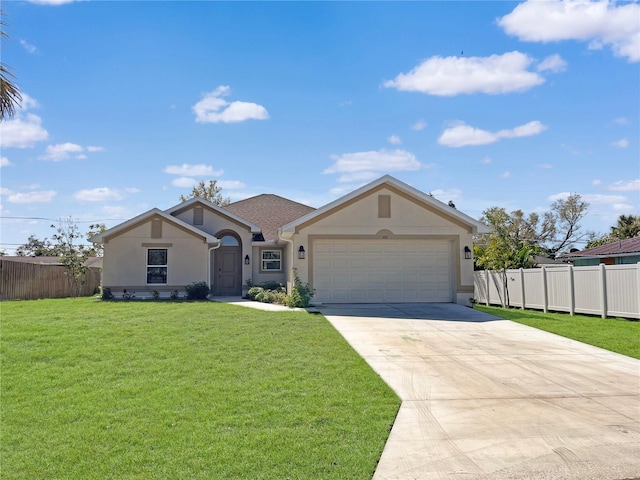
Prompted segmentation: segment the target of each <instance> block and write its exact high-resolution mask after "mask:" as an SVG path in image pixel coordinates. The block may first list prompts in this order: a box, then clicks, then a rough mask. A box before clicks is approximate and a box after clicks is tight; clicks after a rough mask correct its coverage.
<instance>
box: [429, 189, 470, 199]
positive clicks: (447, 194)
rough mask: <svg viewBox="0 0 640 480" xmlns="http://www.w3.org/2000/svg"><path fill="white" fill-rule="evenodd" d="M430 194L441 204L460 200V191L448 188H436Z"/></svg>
mask: <svg viewBox="0 0 640 480" xmlns="http://www.w3.org/2000/svg"><path fill="white" fill-rule="evenodd" d="M430 193H431V194H432V195H433V196H434V197H435V198H437V199H438V200H440V201H441V202H448V201H449V200H452V201H454V200H455V201H458V200H460V199H461V198H462V190H458V189H457V188H449V189H447V190H443V189H441V188H437V189H436V190H432V191H431V192H430Z"/></svg>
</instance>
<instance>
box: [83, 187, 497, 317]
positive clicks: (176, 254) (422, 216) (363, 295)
mask: <svg viewBox="0 0 640 480" xmlns="http://www.w3.org/2000/svg"><path fill="white" fill-rule="evenodd" d="M486 232H488V229H487V227H486V226H485V225H483V224H481V223H480V222H478V221H476V220H474V219H473V218H471V217H469V216H467V215H465V214H463V213H462V212H460V211H458V210H456V209H455V208H452V207H449V206H448V205H446V204H444V203H442V202H440V201H438V200H436V199H435V198H433V197H431V196H429V195H427V194H425V193H423V192H421V191H419V190H417V189H415V188H413V187H411V186H409V185H407V184H405V183H403V182H401V181H399V180H397V179H395V178H393V177H391V176H389V175H386V176H383V177H381V178H379V179H378V180H375V181H373V182H371V183H369V184H368V185H365V186H363V187H361V188H359V189H357V190H355V191H353V192H351V193H349V194H348V195H345V196H344V197H342V198H339V199H337V200H335V201H333V202H331V203H329V204H327V205H325V206H323V207H321V208H319V209H314V208H311V207H308V206H306V205H302V204H300V203H297V202H293V201H291V200H287V199H285V198H282V197H279V196H277V195H258V196H256V197H252V198H248V199H246V200H241V201H239V202H235V203H232V204H230V205H227V206H225V207H219V206H216V205H213V204H211V203H210V202H207V201H206V200H203V199H200V198H192V199H190V200H188V201H186V202H182V203H180V204H178V205H176V206H175V207H172V208H170V209H168V210H165V211H162V210H158V209H152V210H149V211H148V212H145V213H143V214H141V215H139V216H137V217H135V218H132V219H130V220H128V221H126V222H124V223H122V224H120V225H117V226H115V227H113V228H111V229H109V230H107V231H105V232H103V233H101V234H99V235H96V236H95V237H93V238H92V239H91V240H92V241H93V242H96V243H103V244H104V261H103V286H104V287H108V288H110V289H111V291H112V292H114V293H117V292H118V291H123V290H124V289H127V291H128V292H136V293H143V292H150V291H152V290H158V291H161V292H168V291H173V290H179V291H182V290H184V287H185V285H188V284H190V283H193V282H196V281H205V282H207V283H208V284H209V286H210V287H211V289H212V291H213V294H214V295H217V296H234V295H242V294H244V293H246V290H247V284H248V283H252V284H260V283H262V282H265V281H276V282H280V283H282V284H285V285H287V287H288V288H291V284H292V281H293V276H294V271H295V272H297V275H298V277H299V278H300V279H301V280H302V281H303V282H308V283H309V285H310V286H311V287H312V288H313V289H315V296H314V299H313V300H314V302H315V303H345V302H353V303H378V302H399V303H402V302H454V303H462V304H466V303H467V302H468V300H469V298H470V297H472V296H473V260H472V258H471V252H472V251H473V247H472V236H473V235H474V234H477V233H486Z"/></svg>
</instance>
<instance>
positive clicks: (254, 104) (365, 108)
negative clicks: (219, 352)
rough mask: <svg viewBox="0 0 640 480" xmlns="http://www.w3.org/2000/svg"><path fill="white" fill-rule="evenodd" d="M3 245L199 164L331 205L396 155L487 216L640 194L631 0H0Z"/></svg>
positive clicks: (165, 196)
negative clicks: (10, 92)
mask: <svg viewBox="0 0 640 480" xmlns="http://www.w3.org/2000/svg"><path fill="white" fill-rule="evenodd" d="M3 3H4V5H3V8H4V9H5V11H6V13H7V18H6V21H7V23H8V24H9V25H8V27H7V28H6V30H7V33H8V34H9V36H10V38H9V39H8V40H6V41H3V44H2V61H3V62H4V63H5V64H7V65H8V66H9V67H10V68H11V69H12V71H13V73H14V74H15V75H16V77H17V83H18V84H19V86H20V88H21V90H22V92H23V94H24V102H23V108H22V109H21V110H20V111H19V112H18V114H17V115H16V116H15V117H14V118H13V119H11V120H8V121H5V122H3V123H2V124H1V125H0V133H1V135H2V137H1V142H2V152H1V165H2V166H1V168H0V174H1V191H0V193H1V195H0V201H1V206H0V208H1V216H2V219H1V226H2V234H1V238H0V242H1V243H2V245H1V246H0V248H2V249H5V250H6V251H8V252H9V253H11V251H12V249H13V248H15V246H17V245H19V244H22V243H25V242H26V240H27V238H28V236H29V235H32V234H33V235H36V236H37V237H39V238H44V237H50V236H51V234H52V233H53V230H52V229H51V228H50V225H51V223H52V221H53V222H55V220H56V219H60V218H67V217H69V216H71V217H72V218H73V219H74V221H76V222H77V223H78V225H79V226H80V228H81V230H82V231H86V227H88V225H89V223H90V222H103V223H105V224H106V225H107V226H108V227H111V226H114V225H116V224H118V223H120V222H121V221H124V220H126V219H128V218H131V217H132V216H135V215H137V214H139V213H142V212H144V211H146V210H148V209H150V208H153V207H157V208H162V209H165V208H169V207H171V206H173V205H175V204H176V203H178V202H179V197H180V195H181V194H188V193H189V192H190V191H191V188H192V186H193V184H194V183H195V182H197V181H199V180H205V181H207V180H209V179H215V180H217V181H218V182H219V184H220V185H221V186H222V187H223V194H225V195H227V196H229V197H231V199H232V200H239V199H242V198H247V197H250V196H253V195H257V194H260V193H275V194H278V195H281V196H284V197H287V198H290V199H293V200H296V201H299V202H302V203H305V204H308V205H311V206H314V207H319V206H321V205H324V204H325V203H328V202H329V201H331V200H334V199H336V198H337V197H339V196H341V195H343V194H345V193H348V192H350V191H352V190H353V189H355V188H357V187H359V186H361V185H363V184H365V183H367V182H369V181H371V180H374V179H375V178H378V177H380V176H381V175H384V174H386V173H388V174H391V175H393V176H395V177H396V178H398V179H400V180H402V181H404V182H407V183H409V184H410V185H412V186H414V187H416V188H418V189H420V190H422V191H424V192H431V193H433V194H434V196H435V197H436V198H438V199H440V200H442V201H444V202H447V201H449V200H452V201H453V202H454V203H455V204H456V206H457V207H458V209H460V210H461V211H463V212H465V213H467V214H468V215H470V216H472V217H474V218H479V217H480V216H481V214H482V211H483V210H484V209H486V208H488V207H491V206H496V205H497V206H502V207H505V208H506V209H507V210H509V211H511V210H514V209H518V208H519V209H523V210H524V211H525V212H531V211H546V210H548V208H549V206H550V204H551V202H552V201H553V200H555V199H558V198H563V197H566V196H567V195H568V194H570V193H579V194H580V195H582V196H583V198H584V199H585V200H586V201H588V202H589V203H590V205H591V206H590V209H589V214H588V216H587V218H585V220H584V221H583V222H582V225H583V228H584V229H585V230H594V231H599V232H605V231H607V230H608V228H609V227H610V226H611V225H613V224H614V223H615V220H616V219H617V217H618V216H619V215H620V214H635V215H638V214H640V146H639V145H640V143H639V141H640V138H639V137H640V128H639V122H640V118H639V117H640V88H639V85H640V68H639V66H640V5H639V4H638V3H637V2H625V3H620V2H619V3H615V2H584V1H583V2H576V1H571V2H566V1H565V2H561V1H555V0H550V1H545V2H482V1H475V2H457V1H450V2H429V1H427V2H402V3H400V2H393V3H387V2H384V3H382V2H379V3H378V2H375V3H369V2H318V3H315V2H314V3H307V2H304V3H302V2H300V3H297V2H277V3H276V2H273V3H272V2H260V3H237V2H234V3H219V2H206V1H199V2H143V1H139V2H127V1H118V2H109V1H102V2H96V1H81V2H73V1H64V0H55V1H54V0H51V1H47V0H39V1H33V2H27V1H5V2H3Z"/></svg>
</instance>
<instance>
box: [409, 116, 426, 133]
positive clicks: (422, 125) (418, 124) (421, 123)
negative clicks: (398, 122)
mask: <svg viewBox="0 0 640 480" xmlns="http://www.w3.org/2000/svg"><path fill="white" fill-rule="evenodd" d="M426 126H427V122H425V121H424V120H422V119H420V120H418V121H417V122H416V123H414V124H413V125H411V130H415V131H417V132H419V131H420V130H424V129H425V127H426Z"/></svg>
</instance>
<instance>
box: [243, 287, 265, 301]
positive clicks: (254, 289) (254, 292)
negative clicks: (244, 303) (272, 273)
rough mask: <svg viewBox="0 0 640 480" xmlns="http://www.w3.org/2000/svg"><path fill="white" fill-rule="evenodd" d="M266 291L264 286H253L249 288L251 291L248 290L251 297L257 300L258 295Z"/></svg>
mask: <svg viewBox="0 0 640 480" xmlns="http://www.w3.org/2000/svg"><path fill="white" fill-rule="evenodd" d="M262 291H264V288H262V287H251V288H250V289H249V291H248V292H247V296H248V297H249V298H250V299H251V300H255V299H256V296H257V295H258V294H259V293H260V292H262Z"/></svg>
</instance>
